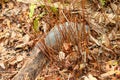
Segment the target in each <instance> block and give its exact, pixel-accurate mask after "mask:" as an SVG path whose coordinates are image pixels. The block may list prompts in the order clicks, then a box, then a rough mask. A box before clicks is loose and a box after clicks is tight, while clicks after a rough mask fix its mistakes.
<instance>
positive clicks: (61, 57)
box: [59, 51, 65, 61]
mask: <svg viewBox="0 0 120 80" xmlns="http://www.w3.org/2000/svg"><path fill="white" fill-rule="evenodd" d="M59 59H60V61H61V60H63V59H65V53H64V52H62V51H60V52H59Z"/></svg>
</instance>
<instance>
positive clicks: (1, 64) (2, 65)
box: [0, 61, 5, 69]
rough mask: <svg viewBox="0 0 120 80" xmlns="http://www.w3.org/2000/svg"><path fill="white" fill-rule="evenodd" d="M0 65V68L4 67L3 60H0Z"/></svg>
mask: <svg viewBox="0 0 120 80" xmlns="http://www.w3.org/2000/svg"><path fill="white" fill-rule="evenodd" d="M0 67H1V68H2V69H5V64H4V62H2V61H1V62H0Z"/></svg>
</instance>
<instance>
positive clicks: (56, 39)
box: [35, 22, 88, 51]
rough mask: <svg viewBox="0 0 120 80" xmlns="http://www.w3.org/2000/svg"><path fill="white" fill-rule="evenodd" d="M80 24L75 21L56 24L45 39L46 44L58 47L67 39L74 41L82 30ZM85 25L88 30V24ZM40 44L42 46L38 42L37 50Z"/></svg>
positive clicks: (54, 47)
mask: <svg viewBox="0 0 120 80" xmlns="http://www.w3.org/2000/svg"><path fill="white" fill-rule="evenodd" d="M80 26H81V24H78V23H74V22H65V23H63V24H59V25H55V26H54V28H52V29H51V31H50V32H49V33H48V34H47V36H46V37H45V39H44V41H45V44H46V46H48V47H51V48H53V49H58V48H59V47H60V45H62V43H63V42H64V41H66V40H67V39H69V40H70V41H72V42H73V43H74V40H75V39H77V38H78V33H79V32H80V31H82V29H81V27H80ZM85 27H86V28H85V29H86V30H88V26H85ZM38 46H40V43H38V44H36V47H35V51H36V48H38Z"/></svg>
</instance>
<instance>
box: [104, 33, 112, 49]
mask: <svg viewBox="0 0 120 80" xmlns="http://www.w3.org/2000/svg"><path fill="white" fill-rule="evenodd" d="M102 44H104V45H105V46H106V47H109V46H110V40H109V39H108V36H107V35H106V34H103V35H102Z"/></svg>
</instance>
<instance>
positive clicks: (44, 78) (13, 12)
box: [0, 0, 120, 80]
mask: <svg viewBox="0 0 120 80" xmlns="http://www.w3.org/2000/svg"><path fill="white" fill-rule="evenodd" d="M19 1H20V2H19ZM21 1H22V2H21ZM34 1H35V2H34ZM50 1H53V2H54V0H50ZM57 1H58V2H55V3H52V2H49V3H48V2H46V4H47V6H49V7H44V6H43V8H40V9H39V7H38V6H40V5H38V4H36V0H29V1H28V0H17V1H15V0H11V1H8V2H7V3H2V5H6V6H5V7H3V8H2V9H1V11H0V22H1V24H0V79H1V80H10V79H12V78H13V77H14V75H15V74H16V73H17V72H18V71H19V70H20V69H21V68H22V67H23V64H24V62H25V60H26V59H27V58H28V56H29V55H30V51H31V49H32V48H33V45H34V38H36V36H41V35H43V34H44V33H45V34H47V32H49V29H52V27H53V26H54V25H55V24H57V19H58V18H56V16H57V11H55V13H54V12H51V11H52V10H51V11H50V10H48V9H50V6H52V7H53V9H54V8H55V10H56V9H58V8H60V9H61V8H62V9H64V8H67V10H69V9H71V8H73V7H75V8H76V9H77V8H80V7H79V6H78V4H77V2H75V3H74V2H70V3H71V4H69V1H68V2H67V1H66V4H64V5H63V4H62V3H61V1H59V0H57ZM63 1H64V0H63ZM76 1H77V0H76ZM91 1H93V2H92V3H91V2H89V3H88V4H87V6H89V4H92V5H91V6H90V7H89V8H88V7H87V8H88V9H87V10H86V11H88V13H89V14H90V15H89V17H90V20H89V21H88V22H90V23H89V24H90V26H91V32H90V34H89V37H90V42H89V45H88V48H89V54H87V53H86V55H87V57H84V59H81V58H82V57H80V56H79V55H80V54H78V52H77V51H76V49H78V47H76V46H77V45H74V44H72V43H71V42H65V43H63V44H62V48H61V50H60V51H59V52H58V55H56V57H57V60H56V61H53V62H51V63H50V64H48V65H47V66H45V67H44V69H43V71H42V72H41V73H40V74H39V75H38V77H37V78H36V80H107V79H110V80H116V79H120V66H119V64H120V63H119V62H120V61H119V60H120V58H119V57H120V56H119V54H120V24H119V20H120V16H119V15H118V14H120V11H119V10H120V9H119V6H120V4H119V1H118V3H117V2H116V3H115V2H114V1H113V2H114V3H110V5H111V7H106V8H105V7H104V9H105V11H106V13H103V12H100V11H99V10H95V9H96V7H95V8H94V9H92V8H93V7H94V5H95V4H94V1H96V0H91ZM31 3H35V4H34V5H37V6H36V8H35V7H34V6H33V7H34V9H33V8H32V7H31V8H32V9H31V10H32V12H31V13H29V8H30V4H31ZM41 3H42V4H43V5H45V3H44V2H41ZM66 5H67V6H66ZM74 5H75V6H74ZM7 6H8V7H7ZM23 6H24V7H23ZM54 6H55V7H54ZM97 6H100V4H97ZM69 7H71V8H69ZM98 8H99V7H98ZM111 8H112V9H111ZM37 9H38V10H40V13H45V14H44V15H42V16H41V18H38V19H37V21H39V22H41V23H42V22H44V23H43V24H42V28H43V30H41V29H39V28H40V27H38V26H39V25H37V28H36V29H37V31H38V32H37V33H36V32H35V31H34V30H33V28H32V27H31V26H33V21H34V20H32V19H30V18H29V17H31V18H34V19H36V18H37V15H40V14H37ZM46 11H48V12H47V13H46ZM73 11H74V10H73ZM50 12H51V14H49V13H50ZM74 13H79V14H81V13H80V11H77V10H76V11H75V12H74ZM53 14H54V16H51V15H53ZM59 15H61V14H59ZM57 17H58V16H57ZM61 17H62V16H61ZM87 18H88V17H87ZM87 20H88V19H86V21H87ZM63 21H64V20H63ZM50 24H51V25H50ZM35 25H36V24H35ZM46 25H47V26H48V27H46ZM48 28H49V29H48ZM68 36H69V35H68ZM38 38H40V37H38ZM78 44H80V43H78ZM82 56H85V53H84V52H83V55H82Z"/></svg>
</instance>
